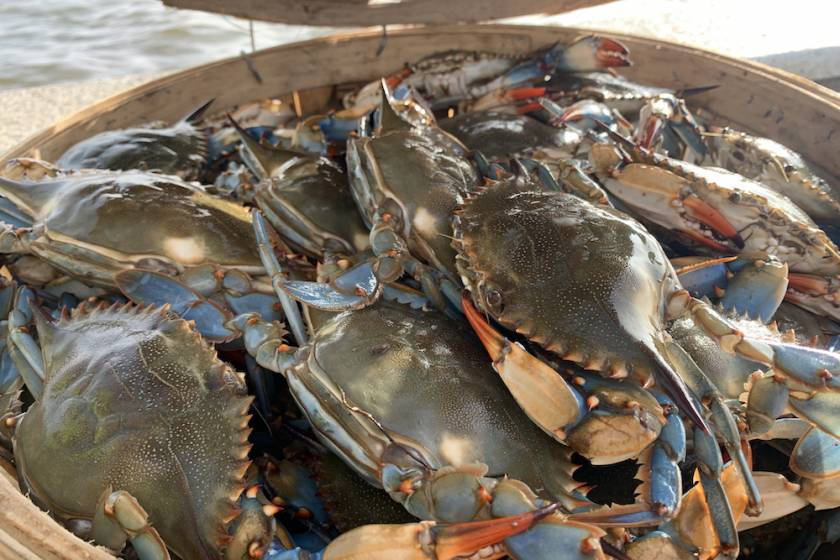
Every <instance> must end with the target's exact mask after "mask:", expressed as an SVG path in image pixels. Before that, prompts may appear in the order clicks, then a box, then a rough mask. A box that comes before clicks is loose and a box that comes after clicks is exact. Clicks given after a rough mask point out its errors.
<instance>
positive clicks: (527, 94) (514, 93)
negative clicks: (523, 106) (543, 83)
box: [505, 87, 545, 101]
mask: <svg viewBox="0 0 840 560" xmlns="http://www.w3.org/2000/svg"><path fill="white" fill-rule="evenodd" d="M543 95H545V88H544V87H531V88H524V87H523V88H513V89H510V90H508V91H507V93H505V97H507V98H508V99H513V100H514V101H521V100H523V99H533V98H535V97H542V96H543Z"/></svg>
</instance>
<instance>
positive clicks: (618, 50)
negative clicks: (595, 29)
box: [595, 37, 633, 68]
mask: <svg viewBox="0 0 840 560" xmlns="http://www.w3.org/2000/svg"><path fill="white" fill-rule="evenodd" d="M629 54H630V51H629V50H628V49H627V47H625V46H624V45H622V44H621V43H619V42H618V41H616V40H615V39H610V38H608V37H601V43H600V44H599V45H598V50H597V51H596V53H595V56H596V58H597V59H598V61H599V62H600V63H601V65H602V66H603V67H604V68H618V67H621V66H632V65H633V63H632V62H630V57H629Z"/></svg>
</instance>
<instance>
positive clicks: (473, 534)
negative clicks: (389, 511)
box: [323, 504, 604, 560]
mask: <svg viewBox="0 0 840 560" xmlns="http://www.w3.org/2000/svg"><path fill="white" fill-rule="evenodd" d="M558 507H559V505H558V504H552V505H549V506H546V507H544V508H541V509H538V510H534V511H530V512H527V513H523V514H520V515H514V516H510V517H502V518H498V519H490V520H486V521H472V522H468V523H458V524H451V525H449V524H437V523H435V522H434V521H421V522H419V523H411V524H405V525H366V526H363V527H359V528H358V529H354V530H352V531H349V532H347V533H344V534H343V535H341V536H340V537H338V538H337V539H335V540H334V541H332V543H330V545H329V546H328V547H327V548H326V550H324V556H323V557H324V560H345V559H349V558H362V557H363V558H368V559H369V560H386V559H387V560H390V559H392V558H401V559H405V560H432V559H435V560H455V559H457V558H468V557H470V558H471V557H479V556H480V557H481V558H488V559H492V558H502V557H504V556H506V555H507V550H506V549H505V547H504V545H503V544H502V542H503V541H504V540H505V539H506V538H510V537H513V536H516V535H519V534H521V533H524V532H526V531H528V530H529V529H532V528H533V527H534V526H535V524H537V523H538V522H539V521H541V520H543V519H545V518H546V517H548V516H550V515H552V514H553V513H554V512H555V511H556V510H557V509H558ZM552 519H553V518H552ZM561 523H562V522H561ZM566 525H568V527H569V529H570V531H573V530H574V529H576V528H578V527H579V526H580V527H584V528H586V531H584V532H583V533H584V534H585V535H587V536H588V535H596V536H600V535H601V534H603V533H602V532H601V531H599V530H598V529H596V528H595V527H589V526H585V525H581V524H575V523H567V524H566ZM586 546H587V550H591V551H592V553H591V556H590V557H594V558H603V557H604V556H603V553H602V552H601V549H600V544H599V543H598V540H597V538H595V539H594V543H592V542H587V543H586ZM582 548H583V546H581V547H580V548H579V550H580V549H582ZM555 557H557V556H555ZM559 558H569V559H572V558H585V556H583V554H582V551H581V552H579V553H577V554H574V553H566V554H564V555H562V556H560V557H559Z"/></svg>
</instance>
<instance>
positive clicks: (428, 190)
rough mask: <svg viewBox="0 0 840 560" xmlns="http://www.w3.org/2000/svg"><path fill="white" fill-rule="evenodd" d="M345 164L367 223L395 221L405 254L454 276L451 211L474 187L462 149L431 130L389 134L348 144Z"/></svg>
mask: <svg viewBox="0 0 840 560" xmlns="http://www.w3.org/2000/svg"><path fill="white" fill-rule="evenodd" d="M347 164H348V168H349V170H350V186H351V188H352V189H353V196H354V197H355V199H356V202H357V203H358V204H359V208H360V209H361V210H362V213H363V214H364V216H365V219H366V220H367V221H368V223H369V224H370V223H371V222H372V221H373V216H374V215H375V213H376V211H377V210H380V209H383V210H384V211H387V212H389V213H391V214H392V215H394V214H399V215H401V216H402V218H403V223H400V224H398V227H399V228H400V231H398V233H400V234H402V236H403V237H404V238H405V239H406V241H407V242H408V245H409V250H410V251H411V253H412V254H413V255H414V256H416V257H418V258H420V259H421V260H424V261H426V262H427V263H430V264H432V265H433V266H436V267H438V268H439V269H443V270H448V271H450V272H451V273H453V274H454V272H455V252H454V250H453V249H452V246H451V243H450V237H451V236H452V226H451V225H450V219H451V215H452V211H453V210H455V208H456V207H457V205H458V201H459V199H460V197H461V196H462V195H463V194H464V193H466V192H467V191H468V190H469V189H471V188H472V187H474V186H475V185H476V184H477V182H478V177H477V175H476V172H475V170H474V169H473V167H472V165H471V164H470V162H469V160H468V159H467V158H466V157H465V152H464V149H463V147H462V146H461V145H460V144H459V143H458V142H457V141H456V140H455V139H454V138H452V137H450V136H449V135H448V134H446V133H445V132H443V131H441V130H440V129H437V128H428V129H408V128H406V129H400V130H391V131H387V133H384V134H382V136H379V137H375V138H358V139H351V141H350V142H349V143H348V152H347Z"/></svg>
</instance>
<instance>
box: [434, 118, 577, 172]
mask: <svg viewBox="0 0 840 560" xmlns="http://www.w3.org/2000/svg"><path fill="white" fill-rule="evenodd" d="M440 127H441V128H442V129H444V130H446V131H447V132H449V133H451V134H452V135H453V136H455V137H456V138H458V139H459V140H460V141H461V142H463V143H464V144H465V145H466V146H467V147H468V148H470V149H471V150H476V151H479V152H481V153H482V154H484V156H486V157H487V158H488V159H490V160H503V161H504V160H507V159H509V158H511V157H514V156H526V155H531V154H532V153H533V152H534V151H535V150H537V149H539V148H546V147H554V148H564V147H566V148H567V149H571V148H572V147H574V146H577V144H578V143H579V142H580V139H581V135H580V133H577V132H575V131H574V130H572V129H569V128H555V127H552V126H549V125H546V124H543V123H541V122H539V121H538V120H536V119H532V118H530V117H527V116H524V115H511V114H509V113H493V112H485V111H478V112H474V113H462V114H460V115H458V116H457V117H454V118H452V119H447V120H444V121H441V123H440Z"/></svg>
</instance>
